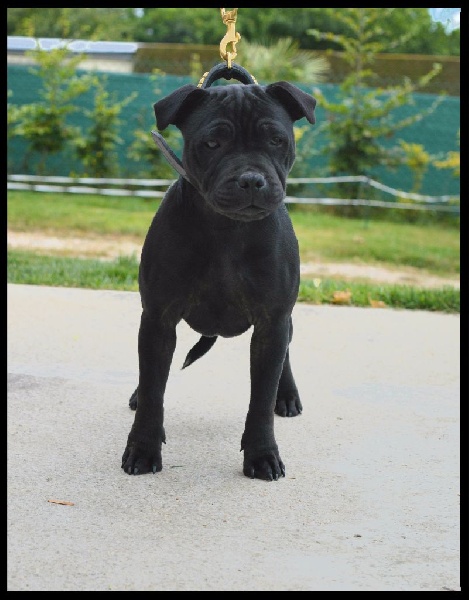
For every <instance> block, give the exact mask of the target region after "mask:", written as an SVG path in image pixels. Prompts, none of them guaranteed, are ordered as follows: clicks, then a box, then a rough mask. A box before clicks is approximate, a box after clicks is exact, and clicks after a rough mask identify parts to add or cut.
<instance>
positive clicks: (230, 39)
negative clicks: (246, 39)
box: [220, 8, 241, 69]
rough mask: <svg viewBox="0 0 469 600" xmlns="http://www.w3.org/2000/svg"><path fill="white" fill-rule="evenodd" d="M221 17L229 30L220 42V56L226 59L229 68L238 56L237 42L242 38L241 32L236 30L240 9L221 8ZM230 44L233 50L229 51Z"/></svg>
mask: <svg viewBox="0 0 469 600" xmlns="http://www.w3.org/2000/svg"><path fill="white" fill-rule="evenodd" d="M220 13H221V18H222V20H223V23H224V24H225V25H226V27H227V31H226V33H225V35H224V37H223V39H222V40H221V42H220V56H221V57H222V59H223V60H226V64H227V65H228V69H231V61H232V60H233V59H234V58H236V54H237V52H236V44H237V43H238V42H239V40H240V39H241V34H240V33H238V32H237V31H235V23H236V18H237V16H238V9H237V8H233V10H225V9H224V8H220ZM228 44H231V46H232V51H231V52H228V51H227V49H226V47H227V46H228Z"/></svg>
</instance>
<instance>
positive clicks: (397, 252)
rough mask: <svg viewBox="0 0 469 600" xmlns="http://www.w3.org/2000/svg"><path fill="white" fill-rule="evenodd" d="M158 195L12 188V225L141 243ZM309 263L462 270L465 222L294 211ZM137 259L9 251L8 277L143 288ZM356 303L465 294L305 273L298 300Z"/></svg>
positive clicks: (454, 303) (433, 306)
mask: <svg viewBox="0 0 469 600" xmlns="http://www.w3.org/2000/svg"><path fill="white" fill-rule="evenodd" d="M157 207H158V201H156V200H153V199H152V200H147V199H142V198H127V197H125V198H122V197H112V196H99V195H96V196H94V195H77V194H74V195H72V194H63V195H62V194H56V193H35V192H22V191H10V192H8V226H9V228H11V229H13V230H15V231H25V232H28V231H35V232H38V231H42V232H44V233H48V234H54V235H57V236H70V235H74V236H80V235H82V236H106V235H108V236H114V237H115V236H118V237H121V238H131V239H134V240H135V241H138V242H140V243H141V242H143V239H144V237H145V235H146V232H147V231H148V227H149V225H150V223H151V220H152V218H153V215H154V213H155V211H156V209H157ZM290 214H291V217H292V221H293V226H294V228H295V231H296V234H297V237H298V240H299V244H300V254H301V260H302V261H303V262H308V261H316V262H328V261H334V262H335V261H343V262H355V263H359V264H368V265H374V266H376V265H379V266H384V267H390V268H395V269H398V268H401V267H403V266H404V267H414V268H418V269H420V270H421V271H422V272H424V273H427V274H435V275H440V276H446V277H457V276H459V264H460V262H459V261H460V256H459V251H460V244H459V228H458V226H456V225H453V226H452V225H451V224H442V225H438V224H434V223H432V224H426V225H419V224H409V223H399V222H397V223H396V222H388V221H385V220H379V221H378V220H376V221H364V220H362V219H350V218H343V217H338V216H334V215H329V214H325V213H323V212H321V211H320V210H311V209H305V210H298V209H295V210H291V211H290ZM137 276H138V263H137V260H136V258H135V257H121V258H119V259H118V260H115V261H100V260H96V259H94V260H90V259H78V258H69V257H57V256H44V255H41V254H39V253H36V252H25V251H17V250H9V251H8V281H9V282H10V283H25V284H32V285H50V286H59V287H84V288H92V289H112V290H129V291H137V290H138V283H137ZM345 291H348V292H350V298H349V299H348V300H346V301H345V303H347V304H349V305H351V306H373V305H381V306H388V307H395V308H408V309H420V310H434V311H443V312H459V310H460V292H459V290H457V289H453V288H451V287H444V288H440V289H431V290H430V289H420V288H415V287H412V286H404V285H381V284H380V285H377V284H370V283H362V282H360V281H353V282H350V281H347V282H346V281H340V280H337V279H321V280H318V279H314V280H309V279H308V278H303V280H302V283H301V287H300V293H299V301H300V302H308V303H314V304H324V303H344V302H341V301H340V298H339V299H338V298H337V296H338V294H337V292H345Z"/></svg>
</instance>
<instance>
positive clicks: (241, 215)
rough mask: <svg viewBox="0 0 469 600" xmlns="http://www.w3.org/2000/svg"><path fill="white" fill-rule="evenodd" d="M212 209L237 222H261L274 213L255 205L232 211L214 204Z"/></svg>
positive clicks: (232, 209)
mask: <svg viewBox="0 0 469 600" xmlns="http://www.w3.org/2000/svg"><path fill="white" fill-rule="evenodd" d="M212 208H213V209H214V210H215V211H216V212H217V213H218V214H220V215H223V216H225V217H228V218H229V219H233V220H235V221H259V220H260V219H263V218H264V217H266V216H267V215H268V214H270V213H271V212H272V210H268V209H266V208H262V207H260V206H255V205H253V204H250V205H249V206H244V207H241V208H230V209H228V208H225V207H221V206H220V205H213V204H212Z"/></svg>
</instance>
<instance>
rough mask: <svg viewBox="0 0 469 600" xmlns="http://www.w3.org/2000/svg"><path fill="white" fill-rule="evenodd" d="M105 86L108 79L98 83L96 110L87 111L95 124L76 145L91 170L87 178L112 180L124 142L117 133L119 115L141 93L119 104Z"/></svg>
mask: <svg viewBox="0 0 469 600" xmlns="http://www.w3.org/2000/svg"><path fill="white" fill-rule="evenodd" d="M105 82H106V78H102V79H96V81H95V90H96V93H95V99H94V108H93V110H85V111H84V114H85V115H86V116H88V117H89V118H90V120H91V126H90V128H89V130H88V132H87V134H85V135H83V136H78V137H76V138H75V139H74V140H73V141H72V143H73V145H74V146H75V149H76V153H77V155H78V158H79V159H80V160H81V161H82V163H83V165H84V166H85V169H87V171H86V172H85V176H89V177H109V176H111V175H113V174H114V172H115V171H116V168H117V155H116V152H115V150H114V149H115V146H116V144H119V143H120V142H121V141H122V140H121V138H120V137H119V135H118V133H117V132H118V128H119V125H120V120H119V115H120V113H121V111H122V109H123V108H124V106H126V105H127V104H129V102H132V100H133V99H134V98H135V97H136V96H137V92H134V93H133V94H130V96H127V97H126V98H124V100H121V101H120V102H119V101H118V100H117V99H116V98H112V97H111V95H110V94H109V92H107V91H106V88H105Z"/></svg>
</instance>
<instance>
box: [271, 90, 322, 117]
mask: <svg viewBox="0 0 469 600" xmlns="http://www.w3.org/2000/svg"><path fill="white" fill-rule="evenodd" d="M265 91H266V93H267V94H270V95H271V96H273V97H274V98H276V99H277V100H278V101H279V102H280V104H282V106H283V107H284V108H285V109H286V110H287V112H288V113H289V114H290V116H291V117H292V119H293V120H294V121H298V119H301V118H303V117H306V118H307V119H308V121H309V122H310V123H311V124H312V125H314V123H316V118H315V116H314V109H315V107H316V99H315V98H313V96H311V94H307V93H306V92H303V90H300V88H299V87H296V85H293V84H292V83H289V82H288V81H277V82H276V83H271V84H269V85H267V86H266V88H265Z"/></svg>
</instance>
